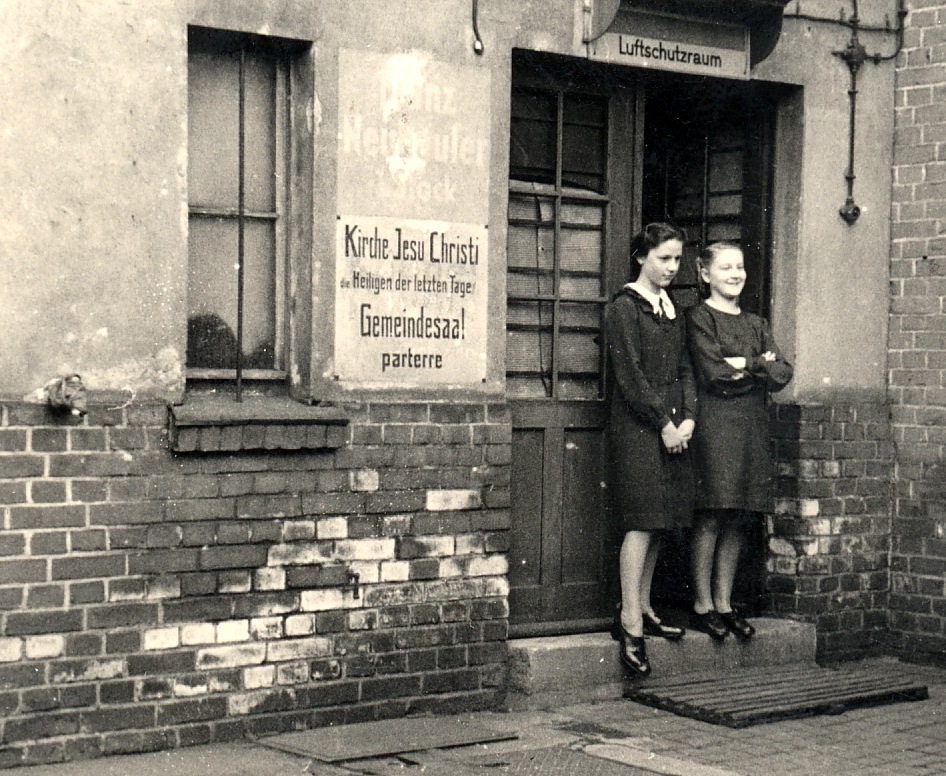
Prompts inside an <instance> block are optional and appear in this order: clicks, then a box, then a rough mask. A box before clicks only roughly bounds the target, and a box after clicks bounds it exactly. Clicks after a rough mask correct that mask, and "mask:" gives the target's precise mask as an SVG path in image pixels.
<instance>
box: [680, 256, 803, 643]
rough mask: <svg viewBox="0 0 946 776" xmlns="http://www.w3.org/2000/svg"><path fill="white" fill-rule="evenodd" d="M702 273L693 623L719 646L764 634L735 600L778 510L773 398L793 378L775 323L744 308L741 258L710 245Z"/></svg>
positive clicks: (690, 329) (696, 340) (696, 347)
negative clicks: (750, 557) (746, 558)
mask: <svg viewBox="0 0 946 776" xmlns="http://www.w3.org/2000/svg"><path fill="white" fill-rule="evenodd" d="M699 271H700V278H701V279H702V280H703V282H704V283H706V284H707V285H708V286H709V298H708V299H706V300H705V301H704V302H703V304H701V305H698V306H697V307H693V308H690V309H689V310H688V311H687V340H688V342H689V347H690V354H691V356H692V359H693V366H694V370H695V372H696V378H697V388H698V396H699V413H698V423H699V433H698V434H697V435H696V437H695V438H694V440H693V449H694V470H695V473H696V480H697V497H696V507H697V512H696V516H695V519H694V525H693V532H692V538H691V562H692V567H693V568H692V572H693V582H694V588H695V600H694V604H693V614H692V620H691V621H692V624H693V625H694V627H697V628H699V629H700V630H703V631H705V632H706V633H709V635H710V636H712V637H713V638H714V639H723V638H724V637H725V636H726V634H727V633H728V632H730V631H731V632H732V633H734V634H736V636H738V637H739V638H742V639H749V638H751V637H752V636H753V634H754V633H755V628H753V627H752V625H751V623H749V621H748V620H746V619H745V617H744V616H742V615H741V614H740V613H739V612H738V611H736V610H735V609H733V607H732V600H731V597H732V591H733V585H734V582H735V577H736V569H737V566H738V563H739V556H740V554H741V553H742V549H743V545H744V543H745V530H746V527H747V526H748V525H749V524H751V522H750V521H754V520H761V519H763V514H764V513H766V512H769V511H771V509H772V500H773V494H772V489H771V488H772V458H771V453H770V450H769V445H770V441H769V430H768V409H767V400H768V395H769V392H771V391H778V390H781V389H782V388H784V387H785V386H786V385H787V384H788V382H789V381H790V380H791V379H792V366H791V364H789V363H788V362H787V361H786V360H785V359H784V358H782V356H781V354H780V353H779V349H778V346H777V345H776V344H775V340H774V339H772V333H771V331H770V330H769V326H768V324H767V323H766V322H765V321H764V320H763V319H762V318H760V317H759V316H758V315H754V314H752V313H749V312H745V311H743V310H742V309H741V308H740V306H739V294H740V293H741V292H742V289H743V286H745V284H746V270H745V263H744V260H743V254H742V250H741V249H740V248H739V247H738V246H737V245H734V244H732V243H714V244H712V245H709V246H707V248H706V249H705V250H704V251H703V253H702V254H701V256H700V267H699Z"/></svg>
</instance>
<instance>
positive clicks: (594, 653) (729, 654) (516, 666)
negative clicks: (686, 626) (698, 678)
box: [507, 617, 816, 710]
mask: <svg viewBox="0 0 946 776" xmlns="http://www.w3.org/2000/svg"><path fill="white" fill-rule="evenodd" d="M752 622H753V624H754V625H755V627H756V636H755V637H754V638H753V639H752V640H751V641H748V642H742V641H738V640H737V639H736V638H734V637H728V638H726V639H725V640H724V641H723V642H721V643H720V642H716V641H714V640H713V639H711V638H710V637H709V636H708V635H706V634H705V633H700V632H697V631H692V630H690V631H687V635H686V636H685V637H684V638H683V639H682V640H681V641H678V642H671V641H667V640H665V639H657V638H648V639H647V651H648V655H649V656H650V661H651V664H652V665H653V667H654V673H653V676H654V677H655V678H656V677H666V676H674V675H679V674H685V673H691V672H694V671H699V672H703V671H724V670H729V669H732V668H736V667H740V666H742V667H757V666H769V665H785V664H791V663H814V660H815V649H816V637H815V627H814V625H812V624H809V623H801V622H795V621H793V620H782V619H776V618H772V617H757V618H753V620H752ZM508 670H509V685H508V686H509V693H508V696H507V702H508V705H509V708H510V709H513V710H519V709H527V708H559V707H561V706H562V705H565V704H568V703H575V702H594V701H601V700H610V699H614V698H619V697H621V694H622V692H623V689H624V682H625V676H624V672H623V670H622V668H621V665H620V663H619V662H618V645H617V642H615V641H614V640H612V639H611V637H610V635H609V634H607V633H590V634H581V635H576V636H553V637H542V638H530V639H513V640H511V641H510V642H509V661H508ZM635 681H639V680H635ZM643 681H647V680H643Z"/></svg>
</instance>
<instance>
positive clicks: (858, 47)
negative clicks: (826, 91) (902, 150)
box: [831, 0, 907, 226]
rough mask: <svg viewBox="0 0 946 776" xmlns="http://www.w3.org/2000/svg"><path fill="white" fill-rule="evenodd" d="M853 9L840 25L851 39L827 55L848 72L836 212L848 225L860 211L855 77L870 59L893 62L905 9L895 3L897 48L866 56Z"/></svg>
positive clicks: (901, 32) (899, 40)
mask: <svg viewBox="0 0 946 776" xmlns="http://www.w3.org/2000/svg"><path fill="white" fill-rule="evenodd" d="M851 2H852V3H853V6H854V14H853V15H852V16H851V18H850V19H848V20H846V21H843V22H842V23H843V24H845V25H846V26H848V27H850V28H851V38H850V40H848V44H847V46H846V47H845V48H844V49H843V50H842V51H833V52H831V53H832V54H834V55H835V56H836V57H839V58H840V59H841V60H842V61H843V62H844V63H845V64H846V65H847V67H848V70H849V71H850V73H851V86H850V88H849V89H848V90H847V95H848V103H849V109H850V118H849V120H848V143H847V148H848V151H847V172H846V173H845V174H844V179H845V180H846V181H847V198H846V199H845V200H844V204H843V205H842V206H841V208H840V210H838V215H840V216H841V218H842V219H844V222H845V223H846V224H847V225H848V226H851V225H852V224H853V223H854V222H855V221H857V219H858V218H859V217H860V215H861V209H860V207H859V206H858V205H857V203H856V202H855V201H854V179H855V178H856V177H857V176H856V175H855V174H854V129H855V122H856V120H857V74H858V71H860V69H861V67H863V65H864V63H865V62H867V61H868V60H870V61H871V62H873V63H874V64H875V65H878V64H880V63H881V62H884V61H886V60H888V59H894V58H895V57H896V56H897V54H899V53H900V49H901V48H902V47H903V21H904V18H905V17H906V15H907V11H906V8H905V7H904V5H903V0H898V4H897V19H898V25H897V49H896V51H894V53H893V54H888V55H883V54H868V53H867V49H866V48H865V46H864V44H863V43H861V41H860V39H859V38H858V32H859V31H860V29H861V23H860V18H859V17H858V13H857V0H851Z"/></svg>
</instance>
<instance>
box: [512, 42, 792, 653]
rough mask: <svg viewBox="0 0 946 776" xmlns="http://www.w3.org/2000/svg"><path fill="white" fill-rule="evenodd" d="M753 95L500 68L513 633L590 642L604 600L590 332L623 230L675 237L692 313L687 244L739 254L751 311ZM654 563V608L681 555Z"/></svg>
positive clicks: (600, 69)
mask: <svg viewBox="0 0 946 776" xmlns="http://www.w3.org/2000/svg"><path fill="white" fill-rule="evenodd" d="M756 91H758V90H756V89H754V88H753V84H751V83H749V82H729V81H713V80H708V79H686V78H684V77H681V76H679V75H670V74H654V73H648V72H642V71H639V70H636V69H631V68H619V67H614V66H605V65H600V64H596V63H588V62H585V61H581V60H574V59H569V58H564V57H552V56H548V55H537V54H531V53H523V52H516V53H515V55H514V58H513V87H512V100H511V121H510V170H509V215H508V219H509V223H508V238H507V317H506V386H507V398H508V400H509V403H510V407H511V414H512V424H513V442H512V446H513V461H512V494H511V511H512V542H511V548H510V571H509V579H510V588H511V589H510V626H511V630H512V633H513V635H516V636H527V635H545V634H562V633H575V632H586V631H595V630H601V629H603V628H604V627H606V626H607V624H608V623H609V622H610V617H611V615H612V613H613V604H614V602H615V601H616V600H617V599H616V595H617V586H616V550H617V544H618V542H619V541H620V537H619V536H615V535H613V532H612V531H611V529H610V521H609V519H608V512H609V504H608V492H607V490H606V488H605V483H604V477H605V457H604V456H605V435H604V432H605V423H606V421H607V417H606V404H605V397H606V395H607V390H608V385H607V370H606V368H605V366H606V359H605V343H604V340H603V326H602V324H603V314H604V309H605V306H606V304H607V302H608V301H609V300H610V298H611V297H612V296H613V295H614V294H615V293H616V292H617V291H619V290H620V288H621V286H622V285H623V284H624V283H625V282H627V279H628V275H629V263H628V262H629V260H628V255H627V254H628V245H629V243H630V239H631V236H632V234H633V232H635V231H637V229H639V228H640V225H641V224H642V223H646V222H649V221H656V220H670V221H673V222H674V223H677V224H678V225H680V226H682V227H683V228H684V229H686V230H687V233H688V237H689V239H688V242H687V246H686V257H687V258H686V259H685V262H684V263H685V265H686V268H685V269H681V272H680V275H679V277H678V281H677V282H676V286H677V288H676V289H675V290H674V293H675V295H676V298H677V300H678V302H679V303H680V304H681V305H682V306H684V307H685V306H688V305H690V304H695V303H696V302H698V301H699V294H698V288H697V276H696V269H695V256H696V254H697V253H698V252H699V250H700V248H701V246H702V245H703V244H705V243H706V242H708V241H713V240H718V239H732V240H736V241H739V242H742V243H743V244H744V245H745V246H746V258H747V263H748V272H749V275H750V279H751V280H752V286H751V287H747V290H746V297H745V302H746V307H747V308H748V309H752V310H759V311H762V312H764V311H765V310H766V301H767V298H768V284H767V283H768V282H767V278H768V271H767V263H766V262H767V260H768V259H767V257H768V224H767V218H768V206H767V203H768V196H769V190H770V186H771V174H770V167H771V163H770V157H771V154H770V151H769V149H770V147H771V126H770V125H771V121H770V120H769V119H767V118H765V117H766V116H769V117H770V116H773V115H774V111H769V112H768V113H766V112H765V110H764V109H763V107H762V106H761V105H760V104H757V103H758V102H759V100H758V99H757V97H756V96H754V93H755V92H756ZM765 127H769V129H765ZM670 550H671V551H670V552H665V553H664V562H663V564H662V565H663V566H664V568H662V569H661V571H660V579H659V580H655V596H659V597H661V598H665V599H667V600H668V601H675V600H681V601H682V600H684V599H687V600H688V598H689V579H688V573H687V571H686V568H687V558H686V552H685V543H684V542H678V543H677V544H676V545H671V547H670ZM752 554H753V555H756V556H758V555H759V553H752ZM743 576H744V575H743ZM760 578H761V577H760Z"/></svg>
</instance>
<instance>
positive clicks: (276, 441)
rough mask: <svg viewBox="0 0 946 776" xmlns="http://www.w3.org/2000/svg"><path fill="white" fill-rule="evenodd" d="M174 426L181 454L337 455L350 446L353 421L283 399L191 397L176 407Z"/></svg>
mask: <svg viewBox="0 0 946 776" xmlns="http://www.w3.org/2000/svg"><path fill="white" fill-rule="evenodd" d="M170 423H171V427H170V447H171V450H173V451H174V452H176V453H219V452H236V451H240V450H333V449H337V448H339V447H342V446H344V445H345V443H346V442H347V441H348V418H347V417H346V416H345V415H344V413H342V412H341V411H340V410H338V409H336V408H332V407H308V406H306V405H304V404H300V403H299V402H297V401H293V400H292V399H289V398H283V397H252V398H247V399H245V400H244V401H242V402H235V401H233V400H232V399H231V398H223V397H219V396H193V397H188V400H187V403H186V404H181V405H177V406H174V407H171V421H170Z"/></svg>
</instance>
